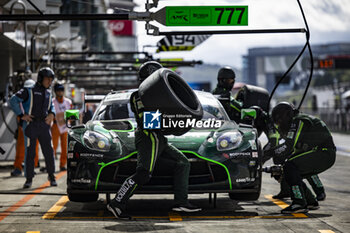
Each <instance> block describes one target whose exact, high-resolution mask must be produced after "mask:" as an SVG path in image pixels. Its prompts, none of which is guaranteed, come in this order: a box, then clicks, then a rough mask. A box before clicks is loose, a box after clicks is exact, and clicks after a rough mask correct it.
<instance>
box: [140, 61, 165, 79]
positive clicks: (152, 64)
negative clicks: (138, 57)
mask: <svg viewBox="0 0 350 233" xmlns="http://www.w3.org/2000/svg"><path fill="white" fill-rule="evenodd" d="M161 68H163V66H162V65H161V64H159V63H158V62H156V61H148V62H145V63H143V64H142V65H141V66H140V69H139V81H140V83H142V82H143V81H144V80H145V79H146V78H147V77H148V76H150V75H151V74H153V72H154V71H156V70H159V69H161Z"/></svg>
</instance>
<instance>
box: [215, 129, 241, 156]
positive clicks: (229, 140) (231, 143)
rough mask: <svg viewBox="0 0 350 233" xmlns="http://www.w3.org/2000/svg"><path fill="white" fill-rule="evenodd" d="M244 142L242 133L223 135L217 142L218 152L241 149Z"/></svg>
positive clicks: (235, 132)
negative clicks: (240, 146)
mask: <svg viewBox="0 0 350 233" xmlns="http://www.w3.org/2000/svg"><path fill="white" fill-rule="evenodd" d="M241 142H242V134H241V133H240V132H237V131H234V132H227V133H224V134H222V135H221V136H220V137H219V138H218V139H217V141H216V148H217V150H218V151H226V150H232V149H236V148H237V147H239V145H240V144H241Z"/></svg>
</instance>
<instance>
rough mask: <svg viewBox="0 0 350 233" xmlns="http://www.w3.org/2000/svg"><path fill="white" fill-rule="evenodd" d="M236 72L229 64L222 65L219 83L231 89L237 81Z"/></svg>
mask: <svg viewBox="0 0 350 233" xmlns="http://www.w3.org/2000/svg"><path fill="white" fill-rule="evenodd" d="M235 78H236V74H235V72H234V71H233V69H232V68H231V67H229V66H225V67H222V68H221V69H220V70H219V72H218V84H219V86H221V87H224V88H226V89H228V90H231V89H232V87H233V85H234V83H235Z"/></svg>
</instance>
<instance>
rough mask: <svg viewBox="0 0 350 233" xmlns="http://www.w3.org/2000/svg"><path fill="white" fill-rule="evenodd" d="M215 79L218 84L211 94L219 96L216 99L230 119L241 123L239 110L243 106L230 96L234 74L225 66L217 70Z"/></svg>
mask: <svg viewBox="0 0 350 233" xmlns="http://www.w3.org/2000/svg"><path fill="white" fill-rule="evenodd" d="M217 79H218V84H217V86H216V88H215V89H214V90H213V92H212V93H213V94H214V95H220V96H219V98H218V99H219V101H220V102H221V104H222V105H223V107H224V108H225V110H226V112H227V114H228V116H229V117H230V119H231V120H234V121H235V122H237V123H239V122H240V121H241V109H242V106H243V104H242V103H241V102H239V101H238V100H236V99H235V98H234V97H233V96H232V95H231V90H232V88H233V85H234V84H235V79H236V74H235V72H234V71H233V69H232V68H231V67H229V66H225V67H222V68H221V69H220V70H219V72H218V77H217Z"/></svg>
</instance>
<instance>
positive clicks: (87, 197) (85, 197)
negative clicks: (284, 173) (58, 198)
mask: <svg viewBox="0 0 350 233" xmlns="http://www.w3.org/2000/svg"><path fill="white" fill-rule="evenodd" d="M68 199H69V200H70V201H73V202H95V201H97V200H98V193H89V194H86V193H69V192H68Z"/></svg>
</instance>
